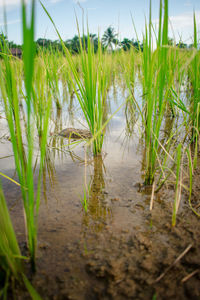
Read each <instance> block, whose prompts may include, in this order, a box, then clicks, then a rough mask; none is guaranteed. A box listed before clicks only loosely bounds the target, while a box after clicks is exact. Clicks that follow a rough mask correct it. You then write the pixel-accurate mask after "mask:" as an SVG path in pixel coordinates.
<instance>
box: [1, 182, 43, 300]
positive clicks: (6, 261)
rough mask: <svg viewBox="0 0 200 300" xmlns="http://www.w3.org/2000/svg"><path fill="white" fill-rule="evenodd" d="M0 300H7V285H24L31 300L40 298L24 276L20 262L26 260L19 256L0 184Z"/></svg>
mask: <svg viewBox="0 0 200 300" xmlns="http://www.w3.org/2000/svg"><path fill="white" fill-rule="evenodd" d="M0 216H1V218H0V285H1V286H0V288H1V287H3V288H2V290H0V298H1V297H2V299H7V290H8V288H9V285H10V284H11V286H13V285H14V283H15V281H17V282H18V283H19V284H22V282H23V283H24V285H25V287H26V288H27V290H28V291H29V294H30V296H31V297H32V299H33V300H40V299H41V298H40V296H39V295H38V293H37V292H36V291H35V289H34V288H33V287H32V285H31V283H30V282H29V280H28V279H27V277H26V276H25V274H24V270H23V265H22V260H25V259H27V257H23V256H22V255H21V252H20V249H19V246H18V242H17V239H16V235H15V232H14V229H13V226H12V222H11V218H10V214H9V211H8V208H7V205H6V201H5V198H4V195H3V190H2V187H1V184H0Z"/></svg>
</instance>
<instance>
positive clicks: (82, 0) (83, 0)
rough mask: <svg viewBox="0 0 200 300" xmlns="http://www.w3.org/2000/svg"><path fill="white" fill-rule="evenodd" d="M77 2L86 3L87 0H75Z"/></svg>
mask: <svg viewBox="0 0 200 300" xmlns="http://www.w3.org/2000/svg"><path fill="white" fill-rule="evenodd" d="M73 1H74V2H75V3H84V2H86V1H87V0H73Z"/></svg>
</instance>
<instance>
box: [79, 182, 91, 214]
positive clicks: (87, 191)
mask: <svg viewBox="0 0 200 300" xmlns="http://www.w3.org/2000/svg"><path fill="white" fill-rule="evenodd" d="M90 188H91V186H90V183H89V184H88V185H87V186H86V187H85V186H84V187H83V198H82V197H80V201H81V204H82V206H83V208H84V210H85V212H86V213H87V211H88V199H89V196H90Z"/></svg>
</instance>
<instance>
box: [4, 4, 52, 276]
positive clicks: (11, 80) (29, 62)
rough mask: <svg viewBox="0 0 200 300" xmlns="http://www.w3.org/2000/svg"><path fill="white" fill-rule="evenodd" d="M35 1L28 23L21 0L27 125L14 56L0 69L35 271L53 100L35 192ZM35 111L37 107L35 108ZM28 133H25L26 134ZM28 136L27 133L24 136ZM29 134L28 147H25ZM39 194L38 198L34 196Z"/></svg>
mask: <svg viewBox="0 0 200 300" xmlns="http://www.w3.org/2000/svg"><path fill="white" fill-rule="evenodd" d="M34 11H35V1H34V0H32V5H31V22H30V25H28V24H27V13H26V5H25V2H24V1H22V17H23V41H24V43H23V61H24V65H23V66H24V83H25V93H26V94H25V99H24V103H25V104H24V105H25V107H26V114H25V116H24V118H25V120H24V121H25V122H24V126H23V124H22V121H21V111H20V105H19V104H20V100H19V94H18V89H17V82H16V74H15V73H14V70H13V68H12V64H11V57H10V56H9V55H6V53H5V55H4V64H5V69H4V70H3V69H0V88H1V93H2V98H3V103H4V108H5V114H6V118H7V122H8V127H9V130H10V135H11V142H12V146H13V153H14V158H15V165H16V170H17V174H18V177H19V182H20V184H21V192H22V198H23V204H24V211H25V219H26V231H27V238H28V248H29V252H30V257H31V265H32V269H33V270H35V257H36V248H37V218H38V211H39V205H40V190H41V176H42V169H43V165H44V159H45V151H46V142H47V131H48V122H49V114H50V101H48V104H47V106H45V110H44V107H43V110H42V113H43V115H42V117H41V119H42V120H40V126H39V132H38V133H39V145H40V165H39V177H38V184H37V192H36V195H35V192H34V176H33V156H34V105H35V103H34V104H33V101H34V99H33V95H34V94H33V85H32V79H33V72H34V54H35V44H34V20H35V12H34ZM35 112H36V110H35ZM24 133H25V134H24ZM24 135H26V136H24ZM25 137H26V143H27V150H26V149H25V147H24V142H25V140H24V139H25ZM35 196H36V197H35Z"/></svg>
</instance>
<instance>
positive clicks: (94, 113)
mask: <svg viewBox="0 0 200 300" xmlns="http://www.w3.org/2000/svg"><path fill="white" fill-rule="evenodd" d="M41 5H42V6H43V8H44V10H45V12H46V13H47V15H48V16H49V18H50V20H51V22H52V24H53V25H54V27H55V29H56V31H57V34H58V36H59V38H60V41H61V44H62V47H63V51H64V53H65V55H66V58H67V61H68V64H69V66H70V69H71V72H72V74H73V77H74V80H73V78H71V82H72V85H73V88H74V91H75V93H76V96H77V99H78V101H79V104H80V106H81V109H82V111H83V114H84V116H85V119H86V122H87V125H88V127H89V130H90V132H91V133H92V135H93V137H94V139H93V153H94V155H97V154H98V153H100V152H101V149H102V146H103V139H104V134H105V133H104V132H103V131H102V127H103V124H104V107H105V100H106V93H107V86H108V78H109V70H108V68H107V65H106V64H105V63H104V60H103V57H102V46H101V42H100V39H98V51H97V54H96V55H95V52H94V45H93V43H92V41H91V38H90V34H89V30H88V31H87V37H86V38H85V35H84V33H83V41H82V40H81V37H80V32H79V27H78V22H77V27H78V33H79V44H80V59H81V63H80V66H79V67H80V68H81V70H80V72H81V74H82V76H80V74H79V72H78V71H77V68H76V66H75V64H74V61H73V59H72V55H71V53H70V52H69V50H68V49H67V48H66V47H65V45H64V43H63V41H62V38H61V36H60V34H59V32H58V30H57V28H56V25H55V23H54V22H53V20H52V18H51V16H50V15H49V13H48V12H47V10H46V8H45V7H44V5H43V4H42V3H41ZM86 44H87V48H86ZM70 76H71V75H70ZM97 133H98V134H97Z"/></svg>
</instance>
